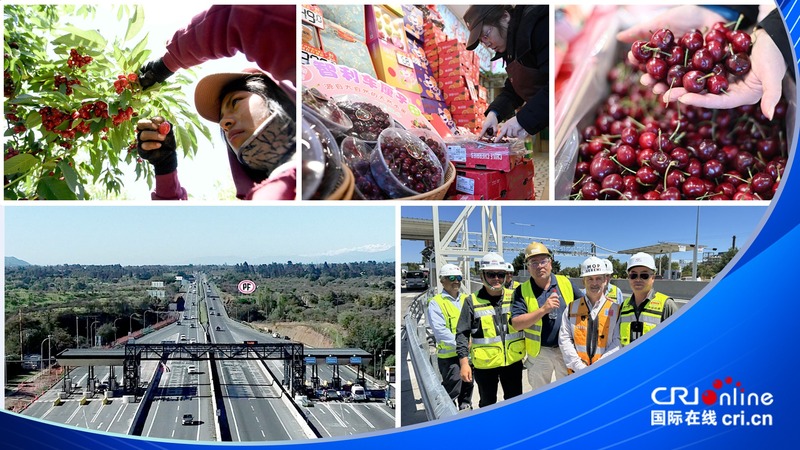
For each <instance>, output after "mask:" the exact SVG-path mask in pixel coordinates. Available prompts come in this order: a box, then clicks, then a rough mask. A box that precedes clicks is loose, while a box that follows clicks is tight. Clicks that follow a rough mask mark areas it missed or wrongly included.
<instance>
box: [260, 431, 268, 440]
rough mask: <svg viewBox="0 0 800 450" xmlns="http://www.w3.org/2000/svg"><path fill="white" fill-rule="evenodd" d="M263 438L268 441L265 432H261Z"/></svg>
mask: <svg viewBox="0 0 800 450" xmlns="http://www.w3.org/2000/svg"><path fill="white" fill-rule="evenodd" d="M261 437H263V438H264V439H266V438H267V435H266V434H264V430H261Z"/></svg>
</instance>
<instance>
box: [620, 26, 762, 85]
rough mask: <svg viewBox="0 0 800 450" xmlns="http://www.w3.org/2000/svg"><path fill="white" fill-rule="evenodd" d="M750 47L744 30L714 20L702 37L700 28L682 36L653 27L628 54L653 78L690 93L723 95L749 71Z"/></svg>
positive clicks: (749, 38)
mask: <svg viewBox="0 0 800 450" xmlns="http://www.w3.org/2000/svg"><path fill="white" fill-rule="evenodd" d="M751 47H752V39H751V37H750V35H749V34H747V32H745V31H743V30H739V29H738V28H736V27H735V26H732V24H728V25H726V24H725V23H724V22H717V23H715V24H714V25H713V26H712V28H711V29H710V30H709V31H708V33H706V35H705V36H703V33H701V32H700V31H699V30H691V31H688V32H687V33H685V34H684V35H683V36H681V37H677V36H675V35H674V34H673V33H672V31H671V30H669V29H666V28H662V29H660V30H656V31H655V32H654V33H653V35H652V36H651V37H650V40H648V41H644V40H639V41H635V42H634V43H633V45H631V54H632V55H633V57H634V58H635V59H636V61H638V63H639V70H641V71H643V72H647V74H649V75H650V76H651V77H652V78H653V79H654V80H656V81H659V82H664V83H666V84H667V85H668V86H670V87H683V88H684V89H686V90H687V91H688V92H693V93H701V92H704V91H707V92H709V93H711V94H722V93H724V92H725V91H726V90H727V89H728V86H729V85H730V83H733V82H735V81H736V80H738V79H739V78H741V77H743V76H744V75H746V74H747V73H748V72H750V67H751V64H750V56H749V55H750V49H751Z"/></svg>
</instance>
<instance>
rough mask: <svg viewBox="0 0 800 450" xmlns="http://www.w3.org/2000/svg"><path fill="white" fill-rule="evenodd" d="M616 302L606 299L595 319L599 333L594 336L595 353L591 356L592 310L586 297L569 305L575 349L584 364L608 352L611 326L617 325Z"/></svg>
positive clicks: (589, 363)
mask: <svg viewBox="0 0 800 450" xmlns="http://www.w3.org/2000/svg"><path fill="white" fill-rule="evenodd" d="M614 306H615V303H614V302H612V301H611V300H609V299H606V301H605V303H604V304H603V306H602V307H601V308H600V312H599V313H598V314H597V318H596V319H595V320H597V321H598V323H597V335H596V336H593V337H594V340H595V342H594V344H595V351H594V354H593V355H591V356H589V349H588V344H589V340H588V338H589V333H588V332H589V318H590V317H591V310H590V309H589V304H588V303H587V301H586V297H581V298H580V299H579V300H578V301H576V302H573V303H572V304H571V305H570V306H569V322H570V324H571V325H572V332H573V336H572V338H573V341H574V342H575V350H576V351H577V352H578V356H579V357H580V358H581V361H583V363H584V364H586V365H587V366H590V365H592V363H593V362H595V361H597V360H598V359H600V357H601V356H603V353H605V352H606V347H607V346H608V332H609V330H610V329H611V327H613V326H616V324H615V323H614V321H615V320H616V317H614V316H615V313H614V312H613V311H614Z"/></svg>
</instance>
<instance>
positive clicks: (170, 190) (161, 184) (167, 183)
mask: <svg viewBox="0 0 800 450" xmlns="http://www.w3.org/2000/svg"><path fill="white" fill-rule="evenodd" d="M150 198H151V199H152V200H187V199H188V198H189V197H188V195H187V193H186V189H184V188H183V187H182V186H181V182H180V181H179V180H178V171H177V170H176V171H174V172H170V173H167V174H164V175H156V189H155V191H154V192H151V193H150Z"/></svg>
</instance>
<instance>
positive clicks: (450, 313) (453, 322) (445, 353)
mask: <svg viewBox="0 0 800 450" xmlns="http://www.w3.org/2000/svg"><path fill="white" fill-rule="evenodd" d="M466 297H467V294H461V302H462V304H463V302H464V299H465V298H466ZM430 301H433V302H436V303H437V304H438V305H439V309H441V310H442V316H444V323H445V326H446V327H447V329H448V330H450V332H451V333H453V335H455V334H456V326H457V325H458V317H459V316H460V315H461V309H459V308H457V307H456V305H455V304H453V302H451V301H450V300H448V299H446V298H444V296H442V294H439V295H437V296H435V297H433V298H431V300H430ZM436 349H437V350H436V353H437V356H438V357H439V358H454V357H456V356H458V354H457V353H456V348H455V347H453V346H450V345H447V343H445V342H437V343H436Z"/></svg>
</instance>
